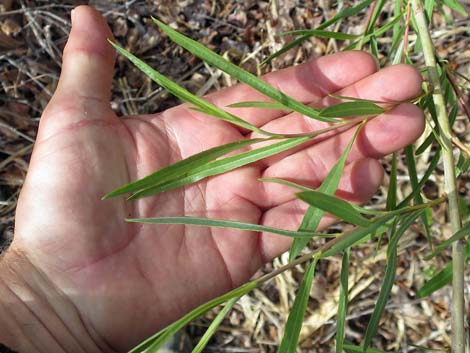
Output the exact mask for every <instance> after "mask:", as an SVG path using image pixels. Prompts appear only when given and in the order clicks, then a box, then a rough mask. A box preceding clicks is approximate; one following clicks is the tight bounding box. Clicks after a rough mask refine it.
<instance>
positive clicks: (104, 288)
mask: <svg viewBox="0 0 470 353" xmlns="http://www.w3.org/2000/svg"><path fill="white" fill-rule="evenodd" d="M72 23H73V26H72V32H71V34H70V38H69V40H68V43H67V45H66V48H65V50H64V57H63V69H62V74H61V77H60V82H59V85H58V87H57V90H56V92H55V94H54V96H53V98H52V99H51V101H50V103H49V105H48V106H47V108H46V110H45V111H44V114H43V116H42V118H41V123H40V127H39V131H38V135H37V141H36V144H35V147H34V151H33V155H32V158H31V163H30V168H29V171H28V175H27V178H26V181H25V184H24V187H23V190H22V192H21V196H20V199H19V202H18V208H17V214H16V226H15V238H14V242H13V245H12V247H11V249H10V250H9V251H8V253H7V255H6V256H5V257H4V259H3V260H2V263H1V264H0V265H2V266H0V278H2V279H3V283H4V287H1V286H0V294H1V293H2V290H3V291H4V293H5V296H3V298H4V299H0V300H1V304H3V306H4V307H5V308H7V309H8V310H9V312H10V314H11V317H13V316H14V315H16V317H24V320H23V323H25V322H26V323H27V322H29V321H30V320H31V321H32V322H35V323H36V324H37V327H38V328H37V329H32V331H30V332H29V333H28V334H29V336H31V337H35V340H34V341H35V342H30V343H29V344H30V346H31V347H33V348H34V349H35V350H33V349H32V348H31V347H30V346H25V344H27V343H23V344H24V346H23V347H29V349H30V350H29V351H38V352H42V351H44V352H46V351H48V352H56V351H57V352H60V351H75V352H79V351H90V352H91V351H96V352H99V351H124V350H126V349H129V348H130V347H132V346H133V345H135V344H136V343H138V342H139V341H140V340H142V339H144V338H145V337H147V336H148V335H150V334H152V333H154V332H155V331H156V330H158V329H159V328H162V327H163V326H165V325H166V324H168V323H170V322H171V321H173V320H175V319H177V318H178V317H179V316H181V315H182V314H184V313H185V312H187V311H188V310H190V309H191V308H194V307H195V306H196V305H198V304H201V303H202V302H204V301H207V300H208V299H210V298H213V297H215V296H217V295H220V294H222V293H224V292H226V291H228V290H230V289H232V288H234V287H235V286H238V285H240V284H242V283H243V282H245V281H247V280H248V279H249V278H250V277H251V276H252V275H253V273H254V272H255V271H256V270H257V269H258V268H259V267H260V266H261V265H262V264H263V263H265V262H266V261H269V260H270V259H272V258H273V257H275V256H277V255H279V254H281V253H282V252H284V251H286V250H288V248H289V245H290V239H289V238H285V237H281V236H274V235H272V234H263V233H252V232H242V231H235V230H227V229H224V230H220V229H207V228H200V227H185V226H175V225H172V226H164V225H161V226H155V225H143V224H129V223H126V222H125V221H124V219H125V218H126V217H135V218H139V217H155V216H163V215H166V216H177V215H178V216H179V215H192V216H202V217H213V218H223V219H232V220H239V221H244V222H250V223H259V224H263V225H267V226H274V227H279V228H285V229H296V228H297V227H298V225H299V224H300V221H301V218H302V215H303V212H304V211H305V209H306V205H305V204H303V203H302V202H301V201H298V200H295V197H294V191H295V190H293V189H292V188H289V187H286V186H281V185H277V184H271V183H261V182H259V181H258V180H257V179H258V178H259V177H280V178H287V179H290V180H292V181H296V182H299V183H303V184H305V185H307V186H310V187H317V186H318V185H319V184H320V183H321V181H322V180H323V178H324V177H325V175H326V174H327V173H328V171H329V169H330V168H331V166H332V165H333V164H334V163H335V161H336V160H337V158H338V157H339V155H340V154H341V152H342V150H343V149H344V147H345V146H346V144H347V143H348V142H349V140H350V138H351V136H352V133H353V132H354V130H348V131H343V132H341V133H338V132H336V133H332V134H328V135H327V136H323V137H321V138H318V139H316V140H314V141H312V142H310V143H309V144H306V145H303V146H301V147H299V148H297V149H294V150H290V151H288V152H285V153H282V154H281V155H279V156H275V157H271V158H268V159H266V160H263V161H262V162H259V163H256V164H254V165H250V166H247V167H244V168H240V169H237V170H235V171H233V172H230V173H227V174H224V175H221V176H216V177H213V178H210V179H206V180H203V181H201V182H199V183H197V184H195V185H192V186H189V187H186V188H184V189H178V190H176V191H171V192H167V193H163V194H161V195H159V196H157V197H149V198H144V199H141V200H138V201H135V202H126V201H125V199H124V198H122V197H120V198H113V199H110V200H106V201H101V200H100V198H101V197H102V196H103V195H104V194H106V193H107V192H109V191H111V190H113V189H114V188H117V187H119V186H122V185H124V184H126V183H129V182H130V181H133V180H136V179H138V178H141V177H143V176H145V175H148V174H149V173H151V172H153V171H155V170H156V169H159V168H161V167H164V166H167V165H169V164H171V163H174V162H177V161H179V160H181V159H182V158H186V157H188V156H191V155H193V154H195V153H198V152H201V151H203V150H206V149H209V148H212V147H215V146H218V145H221V144H225V143H228V142H232V141H236V140H240V139H243V138H246V137H253V136H255V135H252V134H249V133H248V132H247V131H242V130H240V129H239V128H237V127H234V126H232V125H230V124H227V123H224V122H221V121H217V120H215V119H212V118H209V117H206V116H204V115H202V114H199V113H197V112H194V111H191V110H188V109H187V106H186V105H181V106H178V107H175V108H172V109H169V110H167V111H165V112H163V113H159V114H153V115H146V116H132V117H120V118H118V117H117V116H116V115H115V113H114V112H113V111H112V110H111V108H110V104H109V99H110V87H111V80H112V76H113V64H114V60H115V53H114V50H113V49H112V48H111V46H110V45H108V44H107V42H106V38H112V34H111V32H110V30H109V28H108V26H107V25H106V23H105V21H104V19H103V18H102V17H101V15H100V14H99V13H98V12H97V11H95V10H94V9H92V8H90V7H86V6H80V7H78V8H76V9H75V10H74V13H73V15H72ZM265 79H266V81H268V82H269V83H270V84H272V85H274V86H275V87H278V88H279V89H280V90H282V91H283V92H285V93H286V94H289V95H291V96H293V97H294V98H296V99H298V100H300V101H302V102H304V103H308V104H312V105H314V106H326V105H328V104H331V103H332V102H333V101H332V99H331V98H325V96H326V95H327V93H329V92H340V94H343V95H347V96H355V97H362V98H369V99H377V100H382V101H384V100H385V101H387V100H388V101H396V100H400V101H401V100H406V99H410V98H412V97H414V96H417V95H418V94H419V93H420V90H421V78H420V76H419V74H418V72H417V71H416V70H415V69H414V68H412V67H410V66H406V65H398V66H394V67H389V68H386V69H382V70H380V71H377V67H376V63H375V61H374V59H373V58H372V57H371V56H369V55H368V54H366V53H363V52H354V51H351V52H347V53H340V54H335V55H330V56H325V57H322V58H318V59H314V60H311V61H309V62H308V63H306V64H303V65H299V66H296V67H292V68H288V69H285V70H282V71H279V72H276V73H272V74H269V75H267V76H266V77H265ZM206 98H207V99H208V100H210V101H211V102H213V103H215V104H217V105H219V106H222V107H225V106H226V105H228V104H230V103H234V102H237V101H246V100H262V99H265V98H264V97H263V96H262V95H260V94H259V93H257V92H255V91H253V90H252V89H250V88H248V87H246V86H243V85H238V86H235V87H232V88H229V89H225V90H223V91H219V92H216V93H213V94H211V95H209V96H208V97H206ZM232 111H233V112H234V113H236V114H239V115H240V116H242V117H243V118H244V119H246V120H247V121H249V122H250V123H252V124H255V125H256V126H259V127H261V128H263V129H265V130H268V131H271V132H282V133H299V132H308V131H314V130H316V129H319V128H323V127H325V126H326V125H325V123H321V122H318V121H314V120H311V119H309V118H306V117H303V116H300V115H298V114H292V113H291V114H287V115H286V114H285V113H282V112H279V111H275V110H266V111H260V110H259V109H257V110H255V109H249V108H244V109H242V108H239V109H232ZM423 127H424V122H423V116H422V113H421V111H420V110H419V109H418V108H417V107H416V106H414V105H411V104H408V103H405V104H400V105H398V106H396V107H395V108H394V109H393V110H391V111H389V112H387V113H385V114H383V115H381V116H378V117H376V118H374V119H372V120H371V121H370V122H369V123H368V124H367V125H366V126H365V127H364V129H363V130H362V131H361V133H360V135H359V137H358V140H357V141H356V143H355V144H354V147H353V150H352V151H351V153H350V155H349V158H348V163H347V166H346V169H345V172H344V175H343V177H342V179H341V183H340V187H339V191H338V195H339V196H341V197H343V198H345V199H347V200H349V201H353V202H357V203H362V202H365V201H367V200H368V199H369V198H370V197H371V196H372V195H373V194H374V192H375V191H376V189H377V187H378V186H379V185H380V183H381V181H382V177H383V170H382V167H381V165H380V163H379V162H378V160H377V159H379V158H381V157H382V156H384V155H386V154H389V153H391V152H393V151H396V150H398V149H400V148H402V147H404V146H406V145H407V144H409V143H411V142H413V141H414V140H415V139H416V138H417V137H418V136H419V135H420V134H421V133H422V131H423ZM333 222H334V219H332V218H328V217H325V218H324V219H323V220H322V223H321V226H322V227H323V228H324V227H325V226H327V225H329V224H332V223H333ZM2 288H3V289H2ZM25 293H26V294H27V293H29V294H30V295H29V296H28V295H26V294H25ZM0 298H2V296H0ZM5 298H6V299H5ZM8 298H12V299H11V302H13V301H14V300H16V301H15V303H16V305H11V306H10V307H8V304H9V301H8V300H9V299H8ZM28 298H29V299H28ZM22 307H26V308H28V309H29V312H33V313H34V317H32V316H31V315H29V314H27V312H26V314H24V313H23V311H22V310H21V308H22ZM8 310H7V311H8ZM15 310H16V311H15ZM22 315H23V316H22ZM28 315H29V316H28ZM49 316H50V317H51V318H53V319H47V317H49ZM3 320H4V321H3V326H4V327H6V329H5V332H7V334H3V335H4V336H3V337H2V336H1V335H2V334H1V333H0V341H2V338H3V339H4V341H5V342H7V343H10V344H11V345H12V346H15V345H16V346H17V347H18V346H20V345H21V342H23V341H26V339H23V341H22V340H21V335H26V333H25V331H24V327H25V326H24V325H23V326H22V325H18V327H14V326H8V323H6V322H5V319H3ZM38 321H39V322H40V323H37V322H38ZM11 325H13V324H11ZM1 326H2V319H0V327H1ZM34 327H36V326H34ZM44 327H45V328H47V330H42V328H44ZM46 331H47V332H46ZM0 332H1V330H0ZM29 336H28V337H29ZM31 341H33V340H32V339H31ZM18 342H20V343H18ZM80 342H81V343H80ZM70 347H71V348H70ZM13 348H15V347H13Z"/></svg>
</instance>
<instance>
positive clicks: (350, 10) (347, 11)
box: [317, 0, 374, 30]
mask: <svg viewBox="0 0 470 353" xmlns="http://www.w3.org/2000/svg"><path fill="white" fill-rule="evenodd" d="M373 1H374V0H365V1H362V2H360V3H359V4H357V5H356V6H353V7H345V8H344V9H342V10H341V11H339V12H338V13H337V14H336V15H335V16H334V17H333V18H331V19H330V20H328V21H325V22H323V23H322V24H321V25H319V26H318V27H317V30H320V29H325V28H327V27H329V26H331V25H332V24H335V23H336V22H338V21H339V20H340V19H342V18H345V17H351V16H355V15H357V14H358V13H359V12H361V11H362V10H364V9H365V8H366V7H368V6H369V5H370V4H371V3H372V2H373Z"/></svg>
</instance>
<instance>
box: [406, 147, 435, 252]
mask: <svg viewBox="0 0 470 353" xmlns="http://www.w3.org/2000/svg"><path fill="white" fill-rule="evenodd" d="M405 158H406V165H407V167H408V174H409V176H410V183H411V188H412V189H413V191H415V190H416V194H415V202H416V204H417V205H419V204H422V203H423V197H422V196H421V190H420V189H419V183H418V173H417V171H416V163H415V159H414V152H413V145H408V146H406V147H405ZM418 190H419V191H418ZM421 221H422V223H423V226H424V235H425V237H426V240H427V241H428V244H429V247H431V248H432V242H431V225H430V222H429V220H428V218H427V217H426V215H425V214H424V213H423V214H422V215H421Z"/></svg>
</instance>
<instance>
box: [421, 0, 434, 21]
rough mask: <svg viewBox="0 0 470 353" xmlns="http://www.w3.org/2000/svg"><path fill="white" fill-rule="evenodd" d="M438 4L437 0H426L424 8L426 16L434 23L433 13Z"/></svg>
mask: <svg viewBox="0 0 470 353" xmlns="http://www.w3.org/2000/svg"><path fill="white" fill-rule="evenodd" d="M435 5H436V0H424V10H425V12H426V17H427V18H428V21H429V22H431V23H432V21H431V20H432V14H433V12H434V6H435Z"/></svg>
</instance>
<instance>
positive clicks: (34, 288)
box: [0, 246, 100, 353]
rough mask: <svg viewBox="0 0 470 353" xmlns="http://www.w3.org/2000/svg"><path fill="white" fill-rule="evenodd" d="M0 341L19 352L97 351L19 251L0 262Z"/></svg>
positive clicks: (67, 305)
mask: <svg viewBox="0 0 470 353" xmlns="http://www.w3.org/2000/svg"><path fill="white" fill-rule="evenodd" d="M0 312H1V313H2V315H0V342H1V343H3V344H5V345H6V346H8V347H10V348H11V349H13V350H16V351H18V352H20V353H22V352H28V353H29V352H31V353H33V352H34V353H35V352H38V353H39V352H40V353H42V352H97V353H98V352H100V349H99V348H98V347H97V346H96V344H95V343H94V342H93V340H92V339H91V337H90V335H89V334H88V332H87V330H86V329H85V328H84V325H83V323H82V320H81V318H80V316H79V314H78V312H77V310H76V308H75V307H74V306H73V304H72V303H71V302H70V300H69V299H68V298H67V297H66V296H65V295H64V294H63V293H61V292H60V291H58V290H57V289H56V288H54V286H53V285H52V283H50V281H48V280H47V277H46V276H45V275H44V274H43V273H42V272H41V271H39V270H38V269H37V268H36V267H35V266H34V265H33V264H32V263H31V262H30V261H29V259H28V258H27V256H25V255H24V254H23V253H22V252H21V251H18V250H17V249H15V247H14V246H12V247H10V249H9V250H8V251H7V253H6V254H5V255H4V256H2V258H1V259H0Z"/></svg>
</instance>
